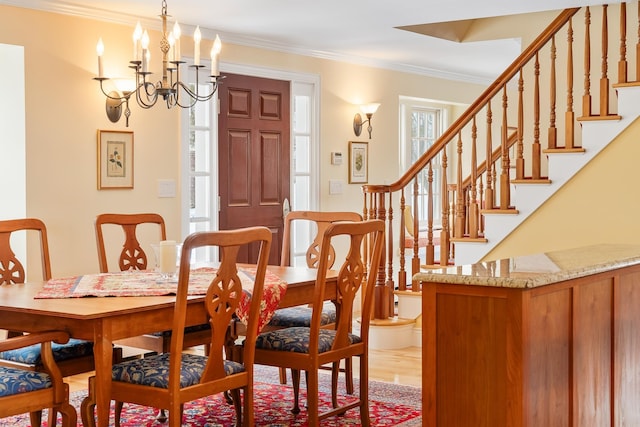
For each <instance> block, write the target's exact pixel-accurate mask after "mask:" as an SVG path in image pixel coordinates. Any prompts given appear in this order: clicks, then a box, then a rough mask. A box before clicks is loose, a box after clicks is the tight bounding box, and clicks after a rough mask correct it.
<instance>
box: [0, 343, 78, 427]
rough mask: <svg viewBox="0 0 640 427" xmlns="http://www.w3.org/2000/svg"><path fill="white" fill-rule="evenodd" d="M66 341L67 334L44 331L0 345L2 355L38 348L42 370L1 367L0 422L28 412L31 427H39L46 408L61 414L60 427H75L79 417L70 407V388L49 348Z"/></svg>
mask: <svg viewBox="0 0 640 427" xmlns="http://www.w3.org/2000/svg"><path fill="white" fill-rule="evenodd" d="M68 340H69V334H67V333H66V332H63V331H47V332H35V333H31V334H29V335H22V336H16V337H13V338H8V339H6V340H3V341H0V351H2V352H5V351H14V350H19V349H21V348H27V347H32V346H34V345H36V346H39V347H40V351H39V352H40V354H41V355H42V366H43V367H42V369H41V370H40V371H37V372H35V371H32V370H24V369H21V368H10V367H6V366H0V379H1V380H0V418H5V417H10V416H13V415H18V414H24V413H25V412H29V417H30V421H31V425H32V426H40V424H41V422H42V410H43V409H46V408H49V410H50V411H51V412H54V413H61V414H62V426H63V427H72V426H73V427H76V425H77V424H78V421H77V417H78V415H77V413H76V410H75V408H74V407H73V406H71V405H70V404H69V386H68V384H65V383H64V381H63V380H62V374H61V373H60V369H59V368H58V366H57V365H56V362H55V360H54V356H53V351H52V348H51V343H52V341H55V342H57V343H60V344H62V343H65V342H67V341H68ZM49 425H50V426H51V425H52V424H51V422H50V423H49ZM53 425H55V423H54V424H53Z"/></svg>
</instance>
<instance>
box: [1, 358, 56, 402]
mask: <svg viewBox="0 0 640 427" xmlns="http://www.w3.org/2000/svg"><path fill="white" fill-rule="evenodd" d="M50 387H51V378H50V377H49V374H47V373H45V372H35V371H25V370H24V369H14V368H6V367H2V366H0V397H3V396H11V395H14V394H18V393H26V392H29V391H35V390H42V389H45V388H50Z"/></svg>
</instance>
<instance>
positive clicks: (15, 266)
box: [0, 218, 121, 425]
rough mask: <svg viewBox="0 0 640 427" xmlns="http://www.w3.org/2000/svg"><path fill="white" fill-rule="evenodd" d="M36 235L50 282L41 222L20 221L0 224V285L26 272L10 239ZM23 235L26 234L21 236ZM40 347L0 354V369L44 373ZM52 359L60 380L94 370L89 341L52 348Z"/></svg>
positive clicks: (17, 279)
mask: <svg viewBox="0 0 640 427" xmlns="http://www.w3.org/2000/svg"><path fill="white" fill-rule="evenodd" d="M32 231H33V232H36V233H37V234H38V236H39V240H40V261H41V265H42V279H43V280H49V279H51V260H50V257H49V240H48V237H47V228H46V226H45V224H44V222H42V220H40V219H37V218H21V219H10V220H4V221H0V285H2V284H4V285H13V284H19V283H25V280H26V273H25V268H24V265H23V263H22V262H20V260H19V259H18V258H17V256H16V254H15V252H14V251H13V248H12V245H11V240H12V236H16V234H17V233H19V232H23V233H28V232H32ZM25 235H26V234H25ZM20 335H22V331H8V332H7V336H8V337H9V338H11V337H16V336H20ZM41 348H42V347H41V346H40V345H38V344H33V345H30V346H21V347H16V348H13V349H10V350H5V351H2V352H0V366H4V367H6V368H14V369H21V370H30V371H37V372H43V371H45V370H46V366H45V364H44V357H43V354H42V352H41ZM52 351H53V357H54V359H55V360H56V363H57V369H59V370H60V373H61V374H62V376H63V377H68V376H71V375H76V374H80V373H84V372H89V371H92V370H93V369H94V366H95V365H94V357H93V342H91V341H85V340H79V339H71V340H68V341H65V343H64V344H56V343H54V344H53V345H52ZM120 352H121V350H120V349H118V350H115V353H114V360H120V358H121V353H120ZM50 415H51V416H50V417H49V425H55V423H53V424H52V421H53V420H55V411H51V413H50Z"/></svg>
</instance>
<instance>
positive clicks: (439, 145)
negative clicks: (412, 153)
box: [362, 7, 581, 193]
mask: <svg viewBox="0 0 640 427" xmlns="http://www.w3.org/2000/svg"><path fill="white" fill-rule="evenodd" d="M580 9H581V8H579V7H578V8H570V9H565V10H563V11H562V12H561V13H560V14H559V15H558V16H557V17H556V18H555V19H554V20H553V22H551V24H550V25H549V26H547V28H545V30H544V31H543V32H542V33H540V35H539V36H538V37H537V38H536V39H535V40H534V41H533V42H532V43H531V44H530V45H529V46H528V47H527V48H526V49H525V50H524V51H523V52H522V53H521V54H520V55H519V56H518V57H517V58H516V59H515V60H514V61H513V62H512V63H511V65H510V66H509V67H508V68H507V69H506V70H505V71H504V72H503V73H502V74H500V76H499V77H498V78H497V79H496V80H495V81H494V82H493V83H492V84H491V85H490V86H489V87H488V88H487V89H486V90H485V91H484V92H483V93H482V94H481V95H480V96H479V97H478V98H477V99H476V100H475V101H474V102H473V103H472V104H471V105H470V106H469V108H467V110H466V111H465V112H464V113H463V114H462V115H461V116H460V117H458V119H457V120H455V121H454V122H453V124H452V125H451V126H449V127H448V128H447V129H446V130H445V131H444V133H443V134H442V135H441V136H440V138H438V139H437V140H436V142H435V143H434V144H433V145H432V146H431V147H430V148H429V149H428V150H427V151H426V152H425V153H424V154H423V155H422V156H420V158H419V159H418V160H417V161H416V162H415V163H414V164H413V165H411V167H410V168H409V169H408V170H407V171H406V172H405V173H404V174H403V175H402V176H401V177H400V178H399V179H398V180H397V181H395V182H393V183H391V184H389V185H386V186H385V187H387V188H386V191H385V192H395V191H399V190H400V189H402V188H404V187H406V186H407V185H408V184H409V182H410V181H411V180H412V179H414V178H415V176H416V175H417V174H418V173H419V172H420V171H421V170H422V169H424V168H425V167H426V166H427V163H428V162H429V161H431V160H432V159H433V158H434V157H435V156H436V155H437V154H438V153H439V152H440V151H441V150H442V149H443V148H444V147H445V146H446V144H448V143H449V141H451V140H452V139H453V138H454V137H455V136H456V135H457V134H458V132H460V131H461V130H462V129H463V128H464V127H465V126H466V125H467V124H468V123H469V122H470V121H471V119H472V118H473V117H474V116H475V115H476V114H477V113H478V112H480V110H481V109H482V108H483V107H484V106H485V105H486V103H487V102H488V101H489V100H491V99H492V98H493V97H494V96H495V95H496V94H498V92H499V91H500V90H501V89H502V88H503V87H504V86H505V85H507V84H508V83H509V81H510V80H511V79H512V78H513V77H515V76H516V74H517V73H518V72H519V70H520V69H521V68H522V67H523V66H524V65H526V64H527V63H528V62H529V61H530V60H531V59H532V58H533V57H535V55H536V52H538V51H539V50H540V49H542V47H544V45H545V44H546V43H547V42H548V41H549V40H551V38H552V37H553V36H554V35H555V34H556V33H557V32H558V31H559V30H560V29H562V27H563V26H564V25H565V24H566V23H567V22H568V21H569V19H571V17H573V15H575V14H576V13H577V12H578V11H579V10H580ZM379 187H380V186H378V185H363V186H362V189H363V191H364V192H365V193H376V192H379V191H377V190H379V189H380V188H379Z"/></svg>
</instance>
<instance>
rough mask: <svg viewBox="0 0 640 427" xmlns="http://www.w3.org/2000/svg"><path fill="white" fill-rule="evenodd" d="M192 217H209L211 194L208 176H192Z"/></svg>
mask: <svg viewBox="0 0 640 427" xmlns="http://www.w3.org/2000/svg"><path fill="white" fill-rule="evenodd" d="M190 190H191V210H190V212H189V214H190V217H191V218H208V217H209V206H210V200H209V195H210V194H211V188H210V186H209V177H208V176H194V177H191V185H190Z"/></svg>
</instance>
